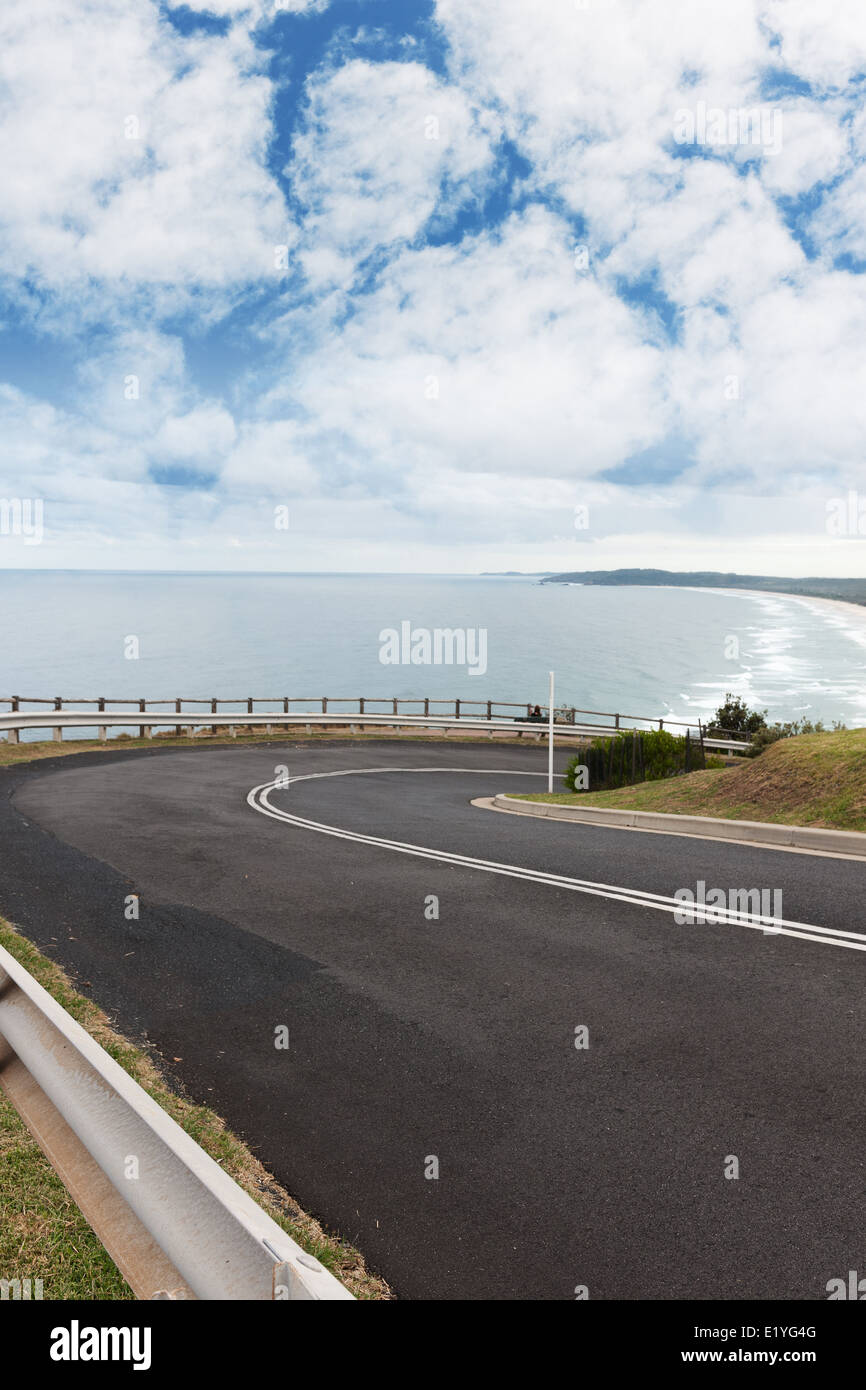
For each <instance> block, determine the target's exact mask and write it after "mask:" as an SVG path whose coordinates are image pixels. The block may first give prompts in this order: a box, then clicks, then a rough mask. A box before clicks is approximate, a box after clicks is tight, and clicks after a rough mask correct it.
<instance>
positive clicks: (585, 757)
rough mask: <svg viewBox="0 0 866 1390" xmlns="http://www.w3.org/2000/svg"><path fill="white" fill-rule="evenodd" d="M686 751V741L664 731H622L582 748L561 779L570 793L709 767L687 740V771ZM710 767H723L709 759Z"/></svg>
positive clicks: (693, 741) (697, 747)
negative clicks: (581, 772) (583, 775)
mask: <svg viewBox="0 0 866 1390" xmlns="http://www.w3.org/2000/svg"><path fill="white" fill-rule="evenodd" d="M686 749H687V743H686V739H685V738H679V737H677V736H676V735H675V734H670V733H668V731H667V730H666V729H647V730H636V731H634V732H632V731H631V730H624V731H623V732H621V733H619V734H614V735H612V737H610V738H597V739H593V740H592V742H591V743H587V744H584V745H582V746H581V747H580V748H579V749H578V751H577V753H575V755H574V757H572V758H571V759H569V762H568V765H567V767H566V770H565V773H564V776H563V780H564V781H565V785H566V786H567V787H568V789H569V791H572V792H577V791H587V790H589V791H599V790H601V789H603V788H610V787H626V786H630V785H632V784H633V783H634V782H657V781H660V780H661V779H662V778H664V777H676V776H679V775H680V774H681V773H683V772H686V771H692V770H694V769H695V768H698V767H704V766H709V765H710V764H709V763H707V762H704V761H702V760H701V746H700V743H699V742H698V741H697V740H696V739H690V740H689V742H688V764H689V765H688V768H687V767H686ZM713 765H717V766H722V765H723V764H721V763H720V762H719V760H718V759H713ZM582 767H583V768H586V769H587V773H588V776H587V777H586V779H581V778H580V776H579V769H580V768H582ZM632 768H634V771H632ZM582 780H586V781H588V783H589V786H588V787H587V786H583V785H581V781H582Z"/></svg>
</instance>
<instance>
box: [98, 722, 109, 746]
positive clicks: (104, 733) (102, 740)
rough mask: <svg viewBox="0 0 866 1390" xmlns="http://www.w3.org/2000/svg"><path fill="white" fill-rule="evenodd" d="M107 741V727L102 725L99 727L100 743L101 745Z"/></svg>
mask: <svg viewBox="0 0 866 1390" xmlns="http://www.w3.org/2000/svg"><path fill="white" fill-rule="evenodd" d="M107 740H108V730H107V729H106V727H105V725H104V724H100V726H99V742H100V743H106V742H107Z"/></svg>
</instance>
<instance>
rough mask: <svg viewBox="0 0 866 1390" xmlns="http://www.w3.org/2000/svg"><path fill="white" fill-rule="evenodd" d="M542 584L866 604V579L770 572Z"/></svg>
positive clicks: (580, 576) (629, 574)
mask: <svg viewBox="0 0 866 1390" xmlns="http://www.w3.org/2000/svg"><path fill="white" fill-rule="evenodd" d="M541 583H542V584H600V585H608V586H616V585H624V584H645V585H648V586H649V585H651V586H653V587H663V588H689V589H763V590H764V591H765V592H768V593H776V594H795V595H797V596H799V597H801V598H829V599H837V600H838V601H839V602H840V603H859V604H861V605H864V606H866V579H824V578H820V577H819V578H807V579H790V578H784V577H780V576H777V575H767V574H719V573H718V572H717V571H715V570H643V569H636V570H575V571H574V572H573V573H569V574H551V575H548V576H547V577H546V578H544V579H542V580H541Z"/></svg>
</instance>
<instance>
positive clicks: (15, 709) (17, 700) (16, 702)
mask: <svg viewBox="0 0 866 1390" xmlns="http://www.w3.org/2000/svg"><path fill="white" fill-rule="evenodd" d="M20 704H21V697H20V695H13V696H12V713H13V714H19V713H20V709H19V706H20Z"/></svg>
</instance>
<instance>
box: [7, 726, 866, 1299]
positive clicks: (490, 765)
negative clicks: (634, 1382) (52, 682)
mask: <svg viewBox="0 0 866 1390" xmlns="http://www.w3.org/2000/svg"><path fill="white" fill-rule="evenodd" d="M565 756H566V755H565V754H563V755H562V761H563V762H564V760H565ZM284 766H287V767H288V772H289V775H290V777H291V778H292V779H295V780H292V781H291V782H290V784H289V785H288V786H280V785H278V786H276V787H274V788H273V789H271V790H267V788H269V787H271V785H272V784H273V783H274V782H275V781H276V782H278V783H279V782H281V781H283V780H284V774H283V767H284ZM371 769H372V770H371ZM446 769H452V770H446ZM345 773H350V774H351V775H348V776H347V775H342V774H345ZM337 774H340V775H337ZM356 774H357V775H356ZM517 774H521V775H519V776H518V775H517ZM545 775H546V753H545V752H544V750H542V749H537V748H533V749H531V748H525V749H522V748H521V749H517V748H515V749H502V748H499V747H496V748H494V747H485V746H483V745H478V744H475V745H465V744H463V743H462V741H461V743H460V744H458V743H457V742H456V741H455V742H454V743H451V744H449V745H448V746H447V747H445V746H443V745H441V744H439V743H437V744H435V745H433V744H429V745H428V744H422V743H416V742H412V743H405V744H396V743H393V742H382V743H375V742H363V743H357V744H352V743H347V742H344V741H341V742H339V743H336V742H335V743H333V744H322V743H317V744H315V745H308V744H299V745H288V744H287V745H280V746H275V745H273V744H271V745H268V746H259V747H249V746H245V747H244V746H241V747H237V748H225V747H222V748H208V747H206V746H205V747H202V748H201V749H190V750H172V749H154V750H153V751H152V752H150V751H148V752H145V753H141V752H132V753H130V752H126V753H122V752H117V753H104V754H102V753H100V754H93V755H89V754H85V755H77V756H76V757H74V758H63V759H57V760H54V761H52V762H49V763H46V762H43V763H38V764H34V765H32V766H30V767H20V768H17V769H7V770H5V771H4V772H3V774H2V781H0V787H2V789H3V793H4V795H3V796H2V798H0V844H2V855H0V912H2V913H3V914H4V915H6V916H8V917H10V918H11V919H12V920H13V921H15V922H17V923H18V924H19V925H20V926H21V928H22V929H23V930H24V931H25V932H26V934H27V935H29V936H30V937H31V938H32V939H33V940H35V941H36V942H37V943H38V944H39V945H40V946H41V947H42V948H43V949H45V950H46V951H47V952H48V953H49V954H51V955H52V956H53V957H54V958H55V959H57V960H58V961H59V962H60V963H61V964H63V965H64V966H66V967H67V968H69V969H70V970H71V971H72V972H73V973H74V974H75V976H76V977H77V978H78V980H79V982H80V983H81V986H82V988H84V989H85V991H86V992H88V993H90V994H92V996H93V997H94V998H95V999H96V1000H97V1001H98V1002H99V1003H100V1004H101V1005H102V1006H103V1007H104V1008H106V1009H107V1010H108V1011H109V1013H111V1014H112V1016H113V1017H114V1018H115V1019H116V1020H117V1022H118V1025H119V1026H120V1027H121V1028H122V1029H124V1030H125V1031H126V1032H127V1033H129V1034H131V1035H133V1036H137V1037H143V1038H146V1039H147V1041H148V1043H149V1045H150V1046H151V1047H154V1048H156V1049H157V1050H158V1051H159V1052H160V1053H161V1054H162V1055H163V1057H164V1058H165V1059H166V1061H167V1065H168V1069H169V1071H171V1072H173V1073H174V1074H175V1075H177V1076H179V1077H180V1078H181V1079H182V1081H183V1082H184V1084H185V1086H186V1087H187V1089H188V1090H189V1092H190V1093H191V1094H192V1095H194V1096H195V1097H196V1098H197V1099H200V1100H202V1101H206V1102H207V1103H209V1104H211V1105H212V1106H213V1107H214V1108H215V1109H216V1110H218V1111H219V1112H220V1113H221V1114H223V1115H224V1116H225V1118H226V1119H227V1120H228V1122H229V1123H230V1124H231V1125H232V1126H233V1128H235V1129H236V1130H237V1131H239V1132H240V1133H241V1134H243V1135H244V1137H245V1138H246V1139H247V1140H248V1141H249V1142H250V1143H251V1144H252V1146H253V1147H254V1148H255V1150H256V1151H257V1152H258V1153H259V1155H260V1157H261V1158H262V1160H263V1161H264V1162H265V1164H266V1165H267V1166H268V1167H269V1168H270V1169H271V1170H272V1171H273V1172H274V1173H275V1174H276V1176H277V1177H278V1178H279V1180H280V1181H281V1182H283V1183H284V1184H285V1186H286V1187H287V1188H288V1189H289V1190H290V1191H291V1192H293V1193H294V1194H295V1195H296V1196H297V1198H298V1200H299V1201H300V1202H301V1203H302V1204H303V1205H304V1206H305V1207H307V1208H308V1209H309V1210H311V1211H313V1212H314V1213H315V1214H316V1215H318V1216H319V1217H321V1218H322V1220H323V1221H324V1222H325V1223H326V1224H327V1225H328V1226H330V1227H331V1228H332V1229H336V1230H338V1231H339V1232H340V1233H341V1234H343V1235H344V1236H346V1237H347V1238H348V1239H351V1240H354V1241H356V1242H357V1243H358V1245H359V1246H360V1248H361V1249H362V1250H363V1251H364V1253H365V1255H366V1257H367V1259H368V1261H369V1263H370V1265H371V1266H372V1267H373V1268H374V1269H377V1270H379V1271H380V1272H381V1273H382V1274H384V1275H385V1277H386V1278H388V1279H389V1280H390V1282H391V1283H392V1285H393V1287H394V1288H395V1291H396V1292H397V1294H398V1295H400V1296H402V1297H409V1298H494V1299H510V1298H545V1299H547V1298H552V1299H563V1298H564V1299H568V1298H573V1297H574V1296H575V1294H574V1291H575V1289H576V1287H577V1286H586V1287H587V1288H588V1290H589V1296H590V1298H592V1299H611V1298H649V1299H660V1298H661V1299H689V1298H715V1297H720V1298H754V1299H769V1298H789V1299H794V1298H805V1299H821V1298H826V1296H827V1295H826V1284H827V1281H828V1280H829V1279H831V1278H835V1277H840V1276H841V1277H845V1275H846V1273H847V1271H848V1270H849V1269H852V1268H860V1265H862V1259H863V1252H862V1237H861V1232H862V1211H863V1197H864V1186H866V1159H864V1155H863V1151H862V1133H863V1111H864V1105H866V1101H864V1097H866V1048H864V1039H866V1028H864V1025H866V1003H864V999H866V992H864V985H866V952H864V951H863V950H862V946H863V945H866V922H864V918H863V913H862V910H861V906H860V904H861V901H862V896H863V889H864V887H866V863H859V862H853V861H846V860H841V859H834V858H830V857H824V856H820V855H809V854H801V853H790V852H780V851H773V850H768V849H758V848H755V847H752V846H740V845H733V844H731V843H728V842H713V841H701V840H692V839H685V838H681V837H674V836H660V835H652V834H647V833H643V832H634V831H621V830H608V829H606V828H603V827H599V826H588V825H587V826H577V825H572V824H564V823H558V822H550V821H537V820H531V819H529V818H525V817H517V816H509V815H503V814H496V813H493V812H490V811H485V810H482V809H479V808H477V807H475V806H473V805H472V804H471V802H472V800H473V799H474V798H477V797H482V796H490V795H492V794H493V793H495V792H496V791H500V790H516V789H518V788H519V789H529V788H531V787H533V786H536V785H537V787H538V789H540V790H541V789H543V788H544V786H545ZM535 778H537V782H536V781H535V780H533V779H535ZM255 789H258V790H257V791H256V790H255ZM251 794H252V795H251ZM248 798H250V799H249V800H248ZM383 842H389V843H383ZM472 861H482V862H481V863H475V862H472ZM698 880H703V881H704V882H706V884H707V885H708V886H709V887H721V888H724V889H729V888H738V889H750V888H762V889H767V890H769V891H770V893H772V891H773V890H780V891H781V892H782V900H783V904H784V910H783V911H782V912H781V914H780V916H781V917H782V918H783V919H784V921H785V923H791V924H798V925H795V926H792V927H786V928H785V929H784V930H783V931H782V932H778V933H777V932H765V931H762V930H760V929H756V928H755V926H754V924H752V925H751V926H747V925H744V924H743V923H742V922H740V921H737V920H736V919H734V920H726V921H720V922H716V923H714V924H707V925H695V924H692V925H678V924H677V922H676V920H675V919H674V917H673V915H672V912H671V910H670V908H671V903H670V901H669V900H670V899H671V898H672V896H673V894H675V893H676V891H677V890H678V889H681V888H691V889H692V890H694V888H695V886H696V884H697V882H698ZM131 893H136V894H138V895H139V896H140V917H139V919H138V920H137V921H128V920H127V919H126V917H125V914H124V905H125V900H126V898H127V896H128V895H129V894H131ZM432 898H435V899H437V900H438V918H437V917H434V916H433V915H432V909H431V906H430V903H431V899H432ZM840 945H841V946H842V947H844V948H843V949H839V947H840ZM852 948H853V949H852ZM279 1025H286V1026H287V1027H288V1029H289V1034H290V1047H289V1049H288V1051H284V1050H278V1049H277V1048H275V1046H274V1036H275V1034H274V1030H275V1028H277V1027H278V1026H279ZM578 1028H585V1029H587V1030H588V1044H589V1045H588V1046H587V1047H581V1048H576V1047H575V1036H576V1034H575V1030H576V1029H578ZM580 1036H581V1035H578V1037H580ZM174 1059H180V1060H174ZM433 1157H435V1158H436V1159H437V1160H438V1169H439V1176H438V1178H437V1179H431V1178H428V1177H425V1171H430V1169H431V1166H432V1165H431V1162H430V1160H431V1159H432V1158H433ZM734 1159H736V1163H737V1164H738V1167H739V1176H738V1177H736V1178H735V1177H729V1176H726V1172H727V1173H731V1172H733V1171H734V1168H735V1167H736V1165H735V1164H734V1162H733V1160H734ZM858 1261H859V1264H858Z"/></svg>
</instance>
